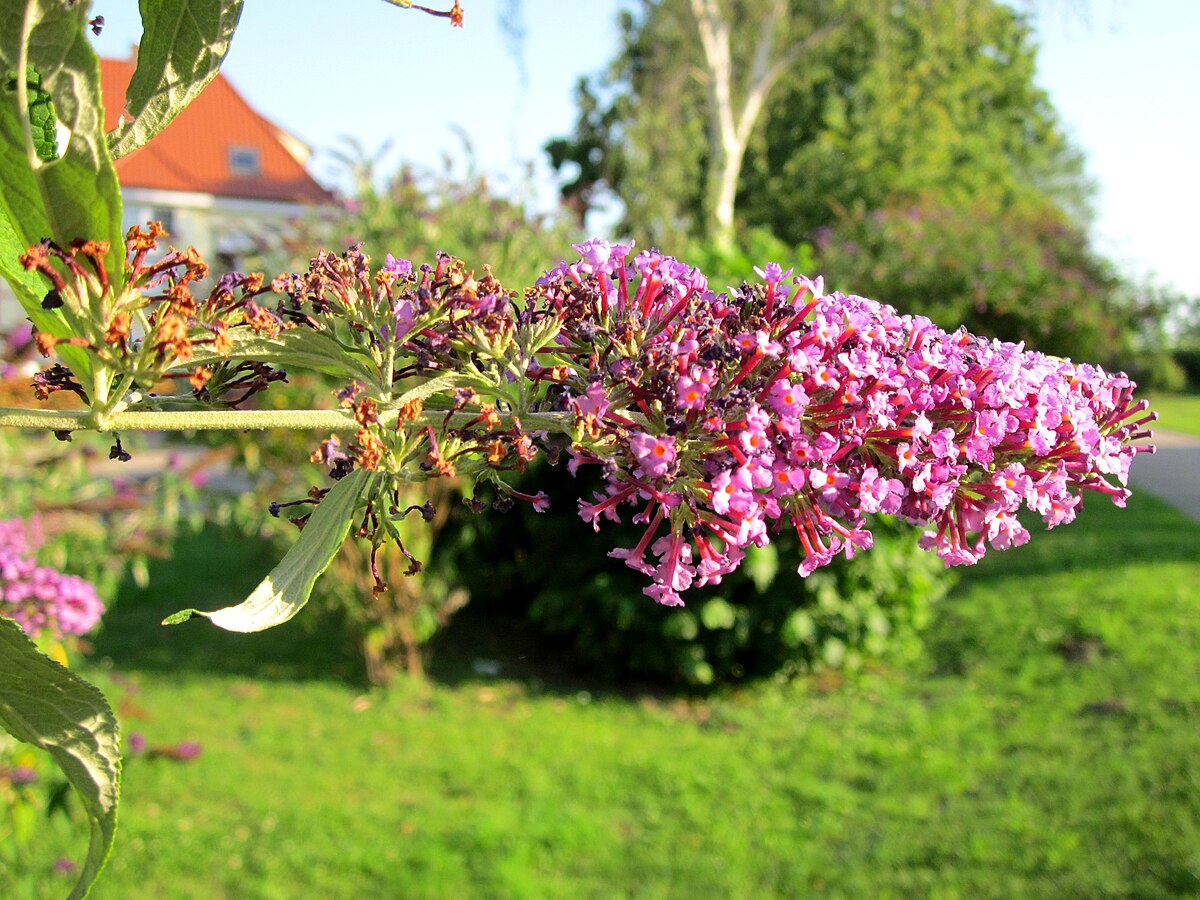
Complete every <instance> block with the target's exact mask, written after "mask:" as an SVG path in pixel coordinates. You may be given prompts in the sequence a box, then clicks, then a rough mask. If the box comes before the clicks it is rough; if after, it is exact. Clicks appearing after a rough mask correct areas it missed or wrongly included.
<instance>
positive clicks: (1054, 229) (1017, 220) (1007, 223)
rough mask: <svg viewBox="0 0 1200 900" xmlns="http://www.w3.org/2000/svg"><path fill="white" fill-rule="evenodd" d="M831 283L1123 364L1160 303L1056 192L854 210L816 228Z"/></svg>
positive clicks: (936, 316) (910, 309)
mask: <svg viewBox="0 0 1200 900" xmlns="http://www.w3.org/2000/svg"><path fill="white" fill-rule="evenodd" d="M816 256H817V265H818V268H819V269H820V270H822V271H823V272H824V273H825V275H826V279H827V280H828V282H829V284H830V286H831V287H836V288H839V289H842V290H846V291H848V292H853V293H858V294H863V295H864V296H870V297H878V298H879V299H881V300H884V301H886V302H888V303H890V304H892V305H893V306H895V307H897V308H898V309H899V310H900V311H901V312H906V313H914V314H916V313H919V314H922V315H927V316H929V317H930V318H931V319H933V320H934V321H935V322H937V323H939V324H940V325H942V326H944V327H949V328H953V327H955V326H956V325H957V324H961V325H964V326H965V327H966V328H967V329H968V330H969V331H972V332H974V333H977V334H984V335H988V336H990V337H997V338H1001V339H1003V340H1009V341H1025V342H1026V343H1027V344H1029V345H1030V346H1031V347H1033V348H1034V349H1037V350H1041V351H1043V352H1045V353H1051V354H1055V355H1058V356H1067V357H1072V358H1074V359H1087V360H1094V361H1095V362H1098V363H1102V364H1103V365H1105V366H1109V367H1116V368H1123V365H1122V363H1124V362H1126V361H1127V360H1128V358H1129V356H1130V354H1131V351H1132V339H1133V336H1134V335H1136V334H1137V333H1138V332H1139V331H1140V330H1141V328H1142V327H1143V322H1144V321H1146V320H1153V318H1154V317H1155V316H1156V315H1157V314H1158V309H1157V308H1156V307H1155V306H1154V305H1148V306H1147V305H1144V304H1142V303H1141V302H1140V301H1139V298H1137V297H1127V296H1126V293H1127V292H1126V291H1125V290H1124V288H1123V285H1122V283H1121V281H1120V279H1119V278H1118V276H1117V274H1116V272H1115V271H1114V270H1113V269H1112V267H1111V266H1110V265H1109V264H1108V263H1107V262H1105V261H1104V260H1101V259H1099V258H1098V257H1097V256H1096V255H1095V254H1094V253H1092V251H1091V249H1090V248H1089V247H1088V243H1087V236H1086V235H1085V234H1084V233H1083V232H1082V231H1081V230H1079V229H1078V228H1076V227H1074V226H1072V225H1070V224H1069V223H1067V222H1066V221H1064V220H1063V218H1062V216H1061V215H1060V214H1057V213H1056V212H1055V210H1054V208H1053V207H1052V206H1051V205H1049V204H1041V205H1037V206H1031V207H1028V208H1016V207H1013V208H1009V209H998V208H995V207H991V206H989V205H987V204H985V203H983V202H980V203H977V204H972V205H969V206H964V207H958V206H943V205H937V204H936V203H935V202H933V201H930V202H927V203H914V204H911V205H908V206H904V207H895V208H887V209H881V210H874V211H871V212H865V211H862V212H859V213H856V214H847V215H846V216H845V217H844V219H843V220H842V222H841V223H839V224H838V226H837V227H835V228H833V229H829V230H826V231H824V232H822V233H820V234H819V235H818V236H817V240H816Z"/></svg>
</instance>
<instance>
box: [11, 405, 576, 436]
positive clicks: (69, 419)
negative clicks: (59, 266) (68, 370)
mask: <svg viewBox="0 0 1200 900" xmlns="http://www.w3.org/2000/svg"><path fill="white" fill-rule="evenodd" d="M397 415H398V413H397V412H396V411H395V410H389V411H385V412H383V413H381V414H380V419H381V420H382V421H383V424H384V425H388V426H391V425H394V424H395V423H396V417H397ZM478 415H479V413H478V412H472V411H471V410H459V411H457V412H454V413H451V414H450V426H451V427H460V426H462V425H464V424H466V423H467V422H470V421H471V420H472V419H474V418H477V417H478ZM445 418H446V414H445V413H439V412H436V411H434V412H430V413H428V414H426V415H422V416H420V417H418V418H417V419H415V420H414V421H413V424H414V425H416V426H423V425H434V426H440V425H441V423H442V422H443V421H444V420H445ZM500 418H501V420H502V421H504V423H505V424H510V422H511V417H510V416H507V415H504V414H501V416H500ZM574 421H575V416H574V414H573V413H566V412H548V413H527V414H526V415H524V416H521V424H522V426H523V427H525V428H527V429H530V430H533V431H561V432H569V431H570V430H571V428H572V427H573V425H574ZM0 427H6V428H37V429H41V430H43V431H263V430H266V429H269V428H283V429H290V430H296V431H356V430H357V429H358V427H359V426H358V423H357V422H355V421H354V414H353V412H352V411H351V410H348V409H285V410H271V409H206V410H196V411H187V412H180V411H150V410H129V411H124V412H114V413H108V414H105V413H103V412H96V413H93V412H91V411H90V410H49V409H0Z"/></svg>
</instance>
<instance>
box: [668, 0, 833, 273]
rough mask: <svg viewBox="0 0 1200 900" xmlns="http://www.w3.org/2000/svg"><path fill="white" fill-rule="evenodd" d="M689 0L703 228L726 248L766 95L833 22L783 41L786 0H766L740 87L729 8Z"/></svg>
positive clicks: (830, 29)
mask: <svg viewBox="0 0 1200 900" xmlns="http://www.w3.org/2000/svg"><path fill="white" fill-rule="evenodd" d="M689 3H690V9H691V13H692V18H693V19H694V20H695V23H696V30H697V31H698V32H699V35H700V46H701V47H702V48H703V50H704V71H703V73H702V75H701V77H702V80H703V81H704V82H705V85H706V87H707V91H708V143H709V157H708V170H707V172H706V173H705V175H706V184H705V204H704V207H705V208H704V225H705V228H704V232H705V237H706V238H708V240H710V241H711V242H712V243H713V244H715V245H716V246H718V247H720V248H722V249H727V248H730V247H732V246H733V245H734V238H735V228H734V225H735V220H734V212H735V204H736V200H737V186H738V178H739V176H740V175H741V171H742V162H743V161H744V159H745V156H746V147H747V145H748V144H749V143H750V136H751V134H752V133H753V131H754V126H755V125H756V124H757V122H758V119H759V116H760V115H761V114H762V111H763V107H764V105H765V104H766V100H767V96H768V95H769V94H770V92H771V89H772V88H773V87H774V86H775V85H776V84H777V83H778V81H779V79H780V77H781V76H782V75H783V74H784V72H786V71H787V70H788V68H789V66H791V65H792V64H793V63H795V62H796V61H798V60H799V58H800V56H801V54H802V53H803V52H804V51H805V50H807V49H809V48H810V47H812V46H814V45H815V44H816V43H817V42H819V41H821V40H823V39H825V38H826V37H827V36H828V35H829V34H831V33H832V32H833V31H834V30H835V28H836V27H837V24H836V23H832V24H829V25H826V26H825V27H823V28H820V29H818V30H816V31H814V32H813V33H811V34H810V35H808V36H807V37H806V38H804V39H803V40H802V41H799V42H797V43H793V44H792V45H791V46H785V42H784V41H781V40H780V33H781V32H786V30H787V29H786V21H785V20H786V16H787V11H788V10H787V0H767V3H768V4H769V5H768V6H767V9H766V11H765V13H764V14H763V17H762V20H761V21H760V22H759V25H758V33H757V37H756V43H755V44H754V48H753V53H752V54H751V57H750V59H751V62H750V71H749V73H748V74H747V76H746V77H745V78H744V79H740V82H741V84H742V85H744V87H743V89H742V90H741V91H740V92H739V91H738V87H739V79H737V78H736V77H735V72H734V63H733V53H732V49H731V31H732V30H733V28H734V26H735V23H734V22H733V21H732V15H731V10H730V9H729V8H728V7H727V6H724V5H723V4H722V3H721V0H689Z"/></svg>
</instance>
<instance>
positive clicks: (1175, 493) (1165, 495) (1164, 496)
mask: <svg viewBox="0 0 1200 900" xmlns="http://www.w3.org/2000/svg"><path fill="white" fill-rule="evenodd" d="M1154 445H1155V446H1156V447H1158V452H1157V453H1153V454H1151V453H1139V454H1138V455H1137V458H1136V459H1134V461H1133V467H1132V468H1131V469H1130V471H1129V480H1130V481H1131V482H1132V483H1133V488H1134V490H1135V491H1136V490H1137V489H1138V488H1142V489H1144V490H1146V491H1149V492H1150V493H1151V494H1153V495H1154V496H1155V497H1158V498H1159V499H1160V500H1163V501H1165V502H1167V503H1169V504H1171V505H1172V506H1174V507H1175V508H1176V509H1178V510H1179V511H1180V512H1182V513H1184V514H1186V515H1188V516H1191V517H1192V518H1193V519H1195V520H1196V521H1200V438H1194V437H1190V436H1188V435H1186V434H1175V433H1174V432H1170V431H1161V430H1160V429H1157V428H1156V429H1154Z"/></svg>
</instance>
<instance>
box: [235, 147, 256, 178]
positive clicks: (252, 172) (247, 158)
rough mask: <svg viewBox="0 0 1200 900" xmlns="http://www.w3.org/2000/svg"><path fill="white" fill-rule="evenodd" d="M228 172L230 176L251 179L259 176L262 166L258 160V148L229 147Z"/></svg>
mask: <svg viewBox="0 0 1200 900" xmlns="http://www.w3.org/2000/svg"><path fill="white" fill-rule="evenodd" d="M229 172H230V174H232V175H249V176H251V177H254V176H258V175H261V174H262V164H261V163H260V162H259V159H258V148H257V147H239V146H237V145H233V146H231V147H230V148H229Z"/></svg>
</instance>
